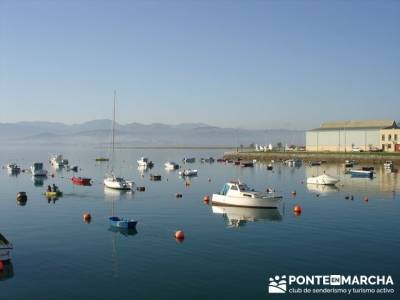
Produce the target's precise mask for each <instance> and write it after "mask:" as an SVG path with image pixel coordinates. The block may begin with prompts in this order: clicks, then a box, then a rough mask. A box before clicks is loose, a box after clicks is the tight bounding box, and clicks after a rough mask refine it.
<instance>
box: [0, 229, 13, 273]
mask: <svg viewBox="0 0 400 300" xmlns="http://www.w3.org/2000/svg"><path fill="white" fill-rule="evenodd" d="M13 248H14V247H13V245H12V244H11V243H10V242H9V241H8V240H7V239H6V238H5V237H4V236H3V235H2V234H1V233H0V261H8V260H10V258H11V250H12V249H13ZM0 273H1V271H0Z"/></svg>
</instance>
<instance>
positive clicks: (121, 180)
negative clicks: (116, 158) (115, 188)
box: [115, 177, 125, 182]
mask: <svg viewBox="0 0 400 300" xmlns="http://www.w3.org/2000/svg"><path fill="white" fill-rule="evenodd" d="M115 180H116V181H117V182H125V180H124V179H123V178H121V177H117V178H115Z"/></svg>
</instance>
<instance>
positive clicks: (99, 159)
mask: <svg viewBox="0 0 400 300" xmlns="http://www.w3.org/2000/svg"><path fill="white" fill-rule="evenodd" d="M96 161H109V159H108V158H106V157H97V158H96Z"/></svg>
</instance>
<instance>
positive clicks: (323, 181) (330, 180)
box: [307, 174, 339, 185]
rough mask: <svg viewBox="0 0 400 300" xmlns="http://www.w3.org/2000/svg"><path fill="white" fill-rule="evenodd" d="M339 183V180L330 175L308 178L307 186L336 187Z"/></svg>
mask: <svg viewBox="0 0 400 300" xmlns="http://www.w3.org/2000/svg"><path fill="white" fill-rule="evenodd" d="M338 182H339V179H337V178H335V177H332V176H329V175H326V174H322V175H320V176H316V177H308V178H307V184H318V185H335V184H336V183H338Z"/></svg>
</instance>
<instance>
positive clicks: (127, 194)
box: [104, 186, 135, 201]
mask: <svg viewBox="0 0 400 300" xmlns="http://www.w3.org/2000/svg"><path fill="white" fill-rule="evenodd" d="M134 195H135V192H134V191H133V190H116V189H110V188H108V187H106V186H105V187H104V199H105V200H106V201H113V200H117V199H121V198H133V196H134Z"/></svg>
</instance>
